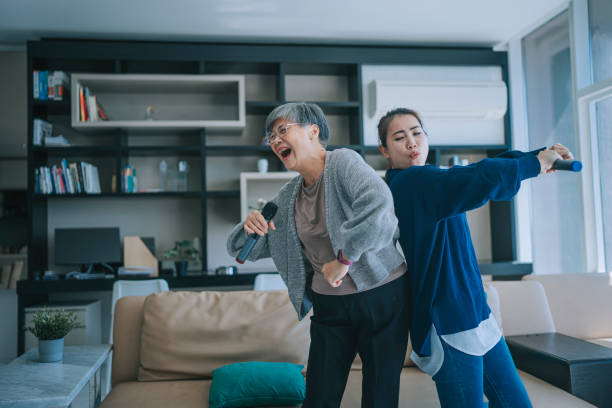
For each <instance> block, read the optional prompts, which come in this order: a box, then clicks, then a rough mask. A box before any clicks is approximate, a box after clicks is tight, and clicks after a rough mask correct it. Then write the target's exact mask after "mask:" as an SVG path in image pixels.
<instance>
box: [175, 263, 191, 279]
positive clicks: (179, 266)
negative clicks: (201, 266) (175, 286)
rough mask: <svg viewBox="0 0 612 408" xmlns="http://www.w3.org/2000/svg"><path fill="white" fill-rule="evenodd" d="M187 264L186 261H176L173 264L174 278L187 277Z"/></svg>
mask: <svg viewBox="0 0 612 408" xmlns="http://www.w3.org/2000/svg"><path fill="white" fill-rule="evenodd" d="M187 264H188V262H187V261H178V262H175V263H174V267H175V268H176V276H187Z"/></svg>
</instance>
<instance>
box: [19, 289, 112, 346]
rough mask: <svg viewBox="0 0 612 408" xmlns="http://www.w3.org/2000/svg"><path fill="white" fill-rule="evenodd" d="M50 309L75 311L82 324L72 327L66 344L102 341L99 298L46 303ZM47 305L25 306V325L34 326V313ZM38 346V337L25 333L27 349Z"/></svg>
mask: <svg viewBox="0 0 612 408" xmlns="http://www.w3.org/2000/svg"><path fill="white" fill-rule="evenodd" d="M46 306H47V307H48V308H49V309H64V310H66V311H67V312H74V313H75V314H76V316H77V322H78V323H79V324H80V325H81V326H82V327H80V328H77V329H72V330H71V331H70V333H68V335H67V336H66V337H65V338H64V345H65V346H78V345H82V344H101V343H102V327H101V326H102V324H101V320H100V319H101V314H100V313H101V312H100V301H99V300H77V301H64V302H61V303H60V302H58V303H50V304H48V305H46ZM44 307H45V305H37V306H30V307H26V308H25V325H26V326H32V325H33V323H32V315H33V314H34V313H36V312H37V311H39V310H42V309H43V308H44ZM37 346H38V339H37V338H36V337H34V335H33V334H32V333H30V332H29V331H27V332H26V334H25V350H29V349H31V348H33V347H37Z"/></svg>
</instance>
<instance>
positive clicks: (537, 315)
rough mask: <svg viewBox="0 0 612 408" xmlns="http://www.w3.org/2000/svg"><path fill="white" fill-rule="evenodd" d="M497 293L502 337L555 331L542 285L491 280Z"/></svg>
mask: <svg viewBox="0 0 612 408" xmlns="http://www.w3.org/2000/svg"><path fill="white" fill-rule="evenodd" d="M489 286H492V287H494V288H495V289H496V290H497V293H498V294H499V304H500V311H501V315H502V317H501V320H502V330H503V332H504V335H505V336H513V335H519V334H535V333H552V332H554V331H555V323H554V322H553V319H552V316H551V314H550V308H549V307H548V300H547V299H546V294H545V293H544V288H543V287H542V285H541V284H540V283H539V282H526V281H497V282H490V283H489Z"/></svg>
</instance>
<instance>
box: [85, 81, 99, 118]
mask: <svg viewBox="0 0 612 408" xmlns="http://www.w3.org/2000/svg"><path fill="white" fill-rule="evenodd" d="M86 90H87V88H86ZM87 91H89V90H87ZM87 112H88V113H89V120H90V121H91V122H97V121H98V109H97V107H96V100H95V99H94V96H93V95H92V94H91V92H87Z"/></svg>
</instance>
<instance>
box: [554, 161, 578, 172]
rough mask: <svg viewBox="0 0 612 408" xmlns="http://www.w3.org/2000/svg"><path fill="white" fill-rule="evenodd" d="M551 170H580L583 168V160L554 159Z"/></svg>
mask: <svg viewBox="0 0 612 408" xmlns="http://www.w3.org/2000/svg"><path fill="white" fill-rule="evenodd" d="M551 170H567V171H575V172H579V171H580V170H582V162H581V161H579V160H562V159H557V160H555V161H554V163H553V165H552V167H551Z"/></svg>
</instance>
